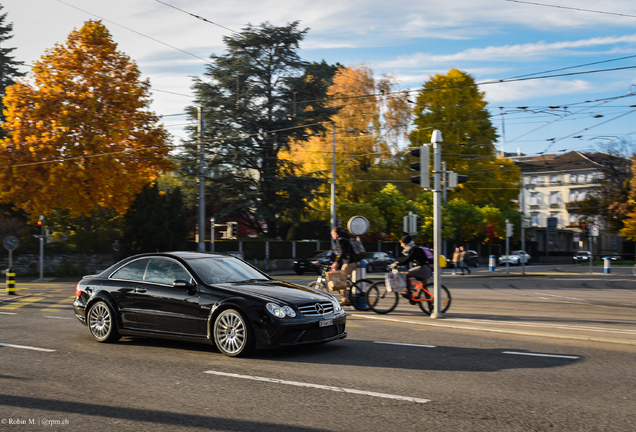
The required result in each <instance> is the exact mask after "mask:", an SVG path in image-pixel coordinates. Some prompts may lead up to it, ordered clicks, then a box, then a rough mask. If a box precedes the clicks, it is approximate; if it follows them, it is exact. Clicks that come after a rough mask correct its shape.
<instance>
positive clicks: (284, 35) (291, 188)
mask: <svg viewBox="0 0 636 432" xmlns="http://www.w3.org/2000/svg"><path fill="white" fill-rule="evenodd" d="M306 32H307V30H303V29H300V28H299V24H298V22H293V23H291V24H288V25H286V26H283V27H276V26H273V25H271V24H269V23H264V24H261V25H260V26H259V27H254V26H251V25H248V26H247V27H246V28H245V29H243V31H241V32H240V33H237V34H235V35H232V36H226V37H224V42H225V45H226V49H227V51H226V53H224V54H222V55H212V56H211V59H212V60H211V64H210V65H209V66H208V67H207V70H206V72H205V77H204V78H196V79H195V81H194V86H193V88H194V92H195V95H196V97H195V104H196V105H197V106H202V107H203V108H204V112H205V121H206V128H205V146H206V153H207V154H208V155H209V167H210V170H211V171H212V172H213V176H212V177H211V178H209V179H208V181H207V188H206V197H207V198H208V202H210V204H211V205H210V207H209V208H210V212H211V214H214V216H215V217H217V218H228V217H231V218H236V219H238V220H239V221H240V222H241V223H243V224H245V225H248V226H250V227H251V228H253V229H254V230H256V231H257V232H258V233H259V234H264V233H265V227H267V228H266V229H267V236H269V237H278V236H283V235H285V232H284V231H285V230H284V224H285V223H291V222H293V221H297V220H299V219H300V215H301V213H302V211H303V209H304V207H305V206H306V201H307V200H310V199H312V198H313V196H314V193H315V190H316V189H317V188H318V186H319V185H320V183H321V181H322V180H320V179H317V178H316V176H312V175H307V174H304V173H301V172H300V171H299V170H298V169H297V167H296V166H295V164H293V163H291V162H290V161H289V160H287V159H284V158H281V152H283V151H285V150H286V149H287V148H288V146H289V143H290V142H291V141H292V140H303V139H305V138H306V133H307V131H310V132H311V133H318V132H320V131H324V130H325V128H324V126H323V122H324V121H326V120H328V119H329V117H330V116H331V115H332V114H333V113H334V112H335V111H334V109H333V108H328V107H326V103H325V97H326V90H327V87H328V85H329V83H330V81H331V78H332V77H333V70H334V68H333V67H331V66H329V65H326V64H325V63H324V62H323V63H309V62H307V61H305V60H303V59H301V58H300V56H299V55H298V50H299V43H300V41H301V40H302V39H303V38H304V36H305V34H306ZM189 112H190V113H191V114H192V116H193V117H196V109H195V108H194V107H191V108H190V109H189ZM192 132H193V140H192V141H190V142H187V143H186V146H185V152H184V159H183V164H182V169H183V170H184V171H185V172H187V171H188V170H190V171H191V170H192V167H193V166H194V161H195V159H196V157H195V156H196V152H195V150H196V132H195V131H192Z"/></svg>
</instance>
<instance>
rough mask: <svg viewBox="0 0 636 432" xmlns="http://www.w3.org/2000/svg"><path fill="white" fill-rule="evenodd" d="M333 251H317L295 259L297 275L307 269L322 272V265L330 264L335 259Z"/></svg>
mask: <svg viewBox="0 0 636 432" xmlns="http://www.w3.org/2000/svg"><path fill="white" fill-rule="evenodd" d="M331 256H332V252H331V251H320V252H315V253H313V254H311V255H310V256H308V257H307V258H300V259H297V260H294V271H295V272H296V274H297V275H302V274H304V273H305V272H306V271H311V272H316V273H317V274H320V266H321V265H329V264H331V263H332V262H333V261H332V260H331Z"/></svg>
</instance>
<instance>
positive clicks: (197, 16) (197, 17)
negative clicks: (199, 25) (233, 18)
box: [155, 0, 238, 33]
mask: <svg viewBox="0 0 636 432" xmlns="http://www.w3.org/2000/svg"><path fill="white" fill-rule="evenodd" d="M155 1H156V2H159V3H161V4H164V5H166V6H169V7H171V8H173V9H176V10H178V11H181V12H183V13H186V14H188V15H190V16H193V17H195V18H196V19H200V20H201V21H205V22H206V23H210V24H214V25H215V26H217V27H221V28H222V29H225V30H229V31H231V32H232V33H238V32H237V31H235V30H232V29H231V28H227V27H225V26H222V25H221V24H217V23H215V22H213V21H210V20H208V19H205V18H203V17H202V16H199V15H195V14H193V13H190V12H188V11H185V10H183V9H179V8H178V7H176V6H172V5H171V4H168V3H165V2H162V1H161V0H155Z"/></svg>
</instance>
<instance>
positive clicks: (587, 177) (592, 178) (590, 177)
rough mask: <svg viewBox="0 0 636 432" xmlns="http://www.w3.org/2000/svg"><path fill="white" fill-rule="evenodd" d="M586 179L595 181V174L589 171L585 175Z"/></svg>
mask: <svg viewBox="0 0 636 432" xmlns="http://www.w3.org/2000/svg"><path fill="white" fill-rule="evenodd" d="M585 181H586V182H588V183H593V182H594V174H592V173H589V174H586V175H585Z"/></svg>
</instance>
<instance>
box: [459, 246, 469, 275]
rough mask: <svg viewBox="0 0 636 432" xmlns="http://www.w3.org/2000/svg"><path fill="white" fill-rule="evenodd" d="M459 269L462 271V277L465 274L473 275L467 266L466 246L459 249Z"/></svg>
mask: <svg viewBox="0 0 636 432" xmlns="http://www.w3.org/2000/svg"><path fill="white" fill-rule="evenodd" d="M459 268H460V269H462V275H463V274H465V272H468V274H471V272H470V269H469V268H468V266H467V265H466V251H465V250H464V246H460V247H459Z"/></svg>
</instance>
